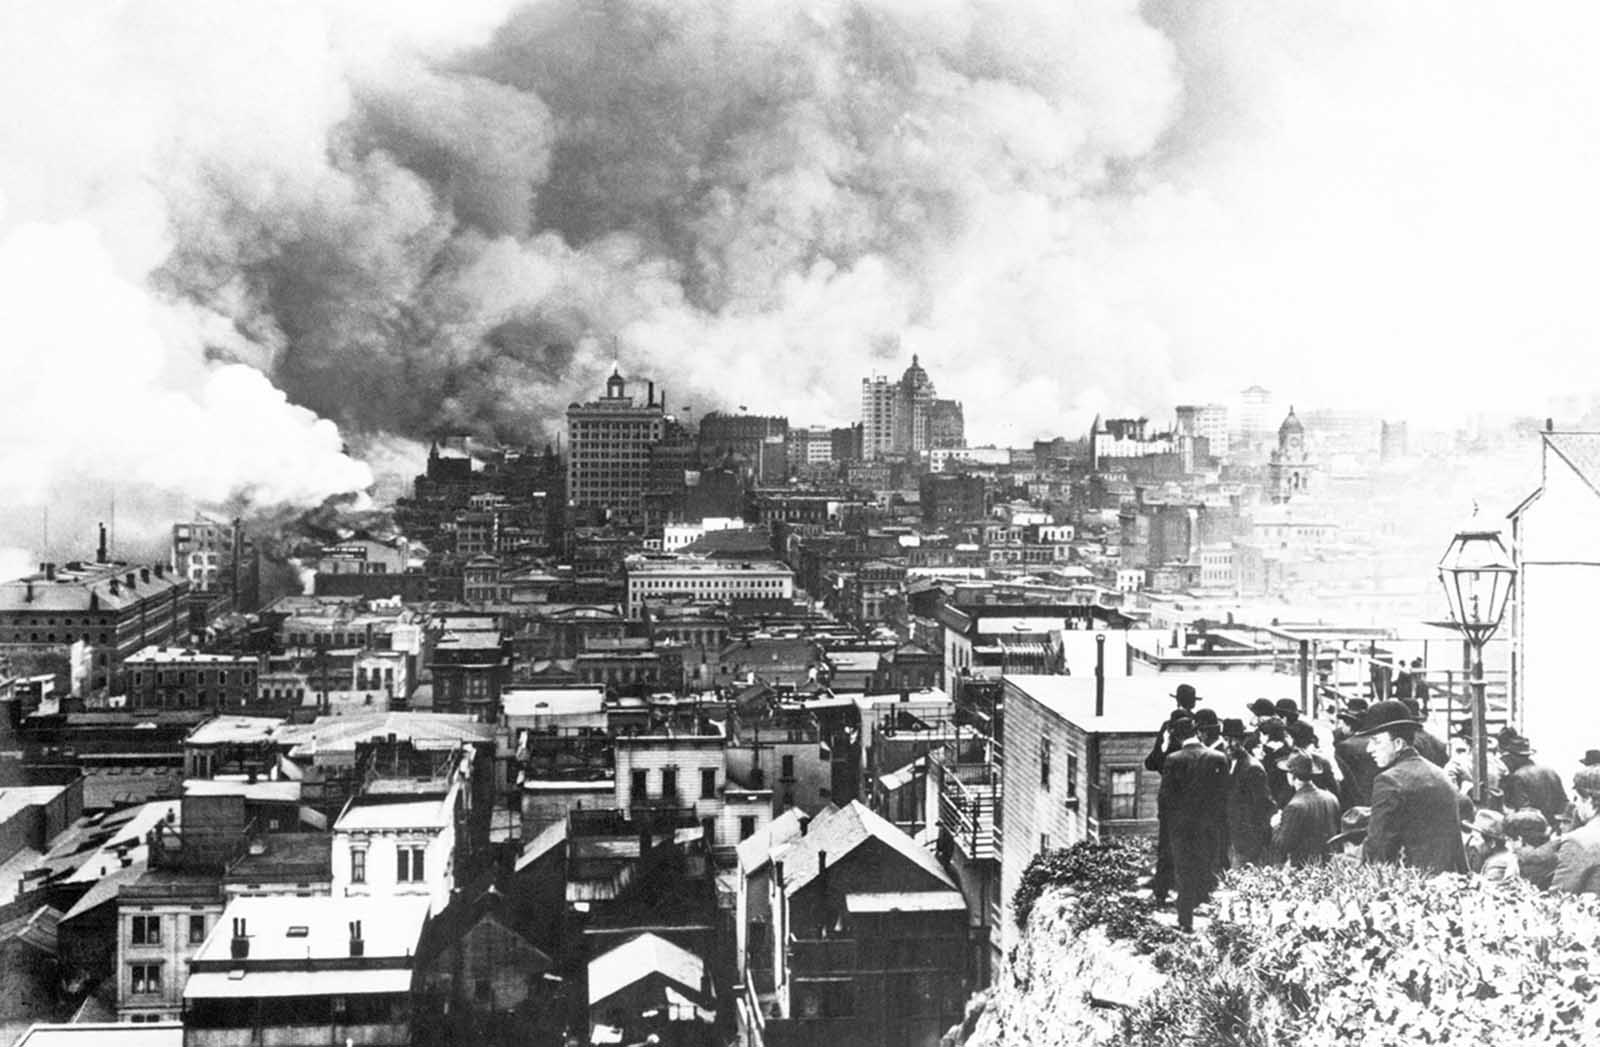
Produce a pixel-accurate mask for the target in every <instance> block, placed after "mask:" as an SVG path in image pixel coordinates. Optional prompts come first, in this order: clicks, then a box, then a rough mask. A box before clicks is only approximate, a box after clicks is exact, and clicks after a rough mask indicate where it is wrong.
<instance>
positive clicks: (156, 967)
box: [132, 963, 161, 996]
mask: <svg viewBox="0 0 1600 1047" xmlns="http://www.w3.org/2000/svg"><path fill="white" fill-rule="evenodd" d="M132 989H133V992H134V994H135V995H138V996H149V995H154V994H156V993H159V992H160V991H161V965H160V964H159V963H136V964H134V965H133V986H132Z"/></svg>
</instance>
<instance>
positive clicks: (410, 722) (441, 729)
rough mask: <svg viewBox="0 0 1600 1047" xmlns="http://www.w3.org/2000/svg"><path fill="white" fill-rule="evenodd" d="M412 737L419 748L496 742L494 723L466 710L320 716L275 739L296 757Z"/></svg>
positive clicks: (283, 730)
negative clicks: (391, 737)
mask: <svg viewBox="0 0 1600 1047" xmlns="http://www.w3.org/2000/svg"><path fill="white" fill-rule="evenodd" d="M391 734H392V735H394V736H395V737H396V738H405V739H409V740H410V742H411V744H412V745H413V746H414V747H416V748H418V749H454V748H456V747H458V746H460V745H463V744H471V743H480V742H492V741H494V726H493V725H492V724H487V723H479V722H478V721H476V720H474V719H473V718H472V717H471V716H469V715H467V714H465V713H414V712H403V713H402V712H385V713H359V714H356V715H352V716H319V717H317V719H316V720H314V721H313V722H311V723H308V724H286V725H285V726H284V727H283V728H281V729H280V730H279V731H278V733H277V735H276V742H277V744H278V745H280V746H285V747H287V748H288V749H289V755H290V756H292V757H297V758H304V757H313V756H316V755H317V754H318V753H348V754H352V755H353V754H354V753H355V750H356V745H357V744H358V743H360V742H367V741H372V740H374V739H380V738H387V737H388V736H389V735H391Z"/></svg>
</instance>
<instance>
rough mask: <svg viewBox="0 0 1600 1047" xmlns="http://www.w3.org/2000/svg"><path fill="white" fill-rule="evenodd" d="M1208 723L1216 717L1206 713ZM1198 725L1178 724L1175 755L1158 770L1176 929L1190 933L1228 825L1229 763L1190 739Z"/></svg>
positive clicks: (1207, 891)
mask: <svg viewBox="0 0 1600 1047" xmlns="http://www.w3.org/2000/svg"><path fill="white" fill-rule="evenodd" d="M1200 712H1201V713H1210V720H1211V721H1212V722H1214V721H1215V719H1216V714H1215V713H1213V712H1211V711H1210V710H1209V709H1202V710H1200ZM1199 719H1200V714H1199V713H1197V714H1196V716H1195V720H1190V721H1179V723H1178V725H1177V726H1176V727H1174V728H1173V730H1174V732H1175V733H1177V734H1178V735H1179V738H1180V745H1179V747H1178V751H1177V752H1175V753H1173V754H1172V755H1171V756H1169V757H1167V759H1166V762H1165V764H1164V765H1163V767H1162V769H1161V794H1162V795H1163V796H1165V797H1166V801H1167V803H1166V805H1167V818H1168V821H1169V823H1170V826H1171V828H1170V829H1169V830H1168V832H1169V835H1170V838H1171V847H1172V873H1173V878H1174V879H1175V880H1176V881H1177V887H1178V929H1179V930H1180V931H1192V930H1194V910H1195V907H1196V906H1198V905H1199V904H1200V903H1201V902H1203V901H1205V900H1206V899H1208V898H1210V897H1211V891H1212V888H1214V887H1215V886H1216V876H1217V860H1218V855H1219V852H1220V850H1221V843H1220V841H1221V839H1222V834H1223V832H1224V831H1225V827H1226V824H1227V822H1226V819H1227V798H1228V759H1227V757H1225V756H1223V755H1222V753H1220V752H1218V751H1217V750H1216V749H1213V748H1211V747H1210V746H1209V745H1206V744H1204V743H1203V742H1202V741H1201V739H1200V737H1199V736H1198V735H1197V734H1195V733H1194V731H1195V726H1194V725H1195V723H1196V722H1197V721H1198V720H1199Z"/></svg>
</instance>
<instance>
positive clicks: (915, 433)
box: [861, 355, 966, 461]
mask: <svg viewBox="0 0 1600 1047" xmlns="http://www.w3.org/2000/svg"><path fill="white" fill-rule="evenodd" d="M937 396H938V393H937V391H936V390H935V389H934V386H933V380H932V379H931V378H929V377H928V372H927V371H925V370H923V368H922V363H921V361H920V360H918V358H917V357H916V356H915V355H913V356H912V357H911V366H910V367H907V368H906V369H905V373H903V374H902V375H901V376H900V378H899V380H898V381H890V380H889V379H888V378H886V377H884V376H882V375H873V376H872V377H871V378H863V379H862V380H861V427H862V434H861V448H862V457H863V458H865V459H867V460H868V461H871V460H873V459H877V458H882V457H884V456H885V455H890V454H895V455H906V454H924V453H926V452H927V451H928V450H929V448H932V447H959V446H961V443H962V442H963V441H964V440H965V435H966V434H965V432H964V429H965V424H964V421H963V418H962V411H961V404H960V403H958V402H957V401H955V400H939V399H937V398H936V397H937ZM952 441H954V442H952Z"/></svg>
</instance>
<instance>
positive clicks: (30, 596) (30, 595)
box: [22, 578, 33, 603]
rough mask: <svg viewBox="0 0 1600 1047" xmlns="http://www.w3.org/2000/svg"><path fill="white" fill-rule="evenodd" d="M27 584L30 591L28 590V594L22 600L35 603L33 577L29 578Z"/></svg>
mask: <svg viewBox="0 0 1600 1047" xmlns="http://www.w3.org/2000/svg"><path fill="white" fill-rule="evenodd" d="M27 585H28V592H27V595H25V596H24V597H23V598H22V601H23V603H33V579H32V578H29V579H28V580H27Z"/></svg>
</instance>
